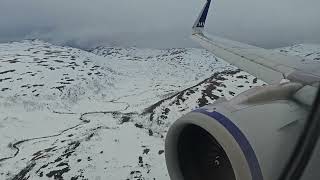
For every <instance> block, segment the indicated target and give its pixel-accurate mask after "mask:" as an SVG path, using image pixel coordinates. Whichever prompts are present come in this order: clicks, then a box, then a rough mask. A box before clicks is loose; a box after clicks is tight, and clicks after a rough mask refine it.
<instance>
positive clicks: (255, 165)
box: [193, 109, 263, 180]
mask: <svg viewBox="0 0 320 180" xmlns="http://www.w3.org/2000/svg"><path fill="white" fill-rule="evenodd" d="M193 112H199V113H202V114H205V115H207V116H210V117H212V118H214V119H215V120H217V121H218V122H219V123H220V124H222V125H223V126H224V127H225V128H226V129H227V130H228V131H229V133H230V134H231V135H232V136H233V138H234V139H235V140H236V141H237V143H238V144H239V146H240V148H241V150H242V152H243V154H244V156H245V157H246V160H247V162H248V165H249V168H250V172H251V176H252V180H263V176H262V172H261V169H260V165H259V162H258V159H257V157H256V154H255V152H254V150H253V149H252V147H251V145H250V143H249V141H248V140H247V138H246V137H245V135H244V134H243V133H242V132H241V130H240V129H239V128H238V127H237V126H236V125H235V124H234V123H233V122H232V121H231V120H230V119H228V118H227V117H225V116H224V115H223V114H220V113H218V112H216V111H213V112H208V111H207V110H205V109H197V110H194V111H193Z"/></svg>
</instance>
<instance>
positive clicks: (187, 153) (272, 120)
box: [165, 84, 308, 180]
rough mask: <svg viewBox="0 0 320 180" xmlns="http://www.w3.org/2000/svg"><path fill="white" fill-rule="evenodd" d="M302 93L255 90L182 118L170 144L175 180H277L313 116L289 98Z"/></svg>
mask: <svg viewBox="0 0 320 180" xmlns="http://www.w3.org/2000/svg"><path fill="white" fill-rule="evenodd" d="M299 88H300V87H299V86H298V85H297V84H284V85H278V86H270V87H265V88H256V89H251V90H249V91H247V92H245V93H242V94H240V95H239V96H237V97H236V98H234V99H232V100H231V101H225V102H220V103H215V104H212V105H208V106H205V107H203V108H201V109H198V110H195V111H193V112H190V113H188V114H186V115H184V116H183V117H181V118H180V119H178V120H177V121H176V122H175V123H173V125H172V126H171V127H170V129H169V131H168V133H167V137H166V144H165V153H166V154H165V155H166V163H167V168H168V171H169V175H170V178H171V179H172V180H213V179H215V180H250V179H252V180H263V179H265V180H269V179H277V178H278V176H279V175H280V173H281V171H282V169H283V168H284V166H285V163H286V162H287V160H288V158H289V156H290V155H291V152H292V150H293V149H294V146H295V145H296V142H297V139H298V137H299V135H300V132H301V130H302V129H303V127H304V122H305V119H306V117H307V113H308V111H307V109H305V108H304V107H302V106H301V105H299V104H297V103H295V102H294V101H293V100H291V98H290V97H291V95H292V93H293V92H295V91H296V90H298V89H299ZM266 92H269V93H266ZM270 92H271V93H270ZM266 94H268V96H270V95H271V96H272V95H274V96H273V97H271V98H270V97H269V98H268V97H265V95H266ZM290 94H291V95H290Z"/></svg>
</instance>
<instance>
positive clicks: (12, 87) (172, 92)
mask: <svg viewBox="0 0 320 180" xmlns="http://www.w3.org/2000/svg"><path fill="white" fill-rule="evenodd" d="M275 51H279V52H282V53H288V54H292V55H300V56H303V57H305V58H306V59H308V60H315V61H320V46H317V45H295V46H292V47H286V48H281V49H276V50H275ZM263 84H264V83H263V82H262V81H260V80H258V79H256V78H255V77H253V76H251V75H249V74H248V73H246V72H243V71H240V70H238V69H237V68H235V67H233V66H230V65H229V64H228V63H226V62H224V61H223V60H221V59H218V58H216V57H215V56H214V55H212V54H211V53H209V52H207V51H205V50H203V49H185V48H183V49H166V50H155V49H137V48H114V47H98V48H96V49H94V50H92V51H91V52H87V51H83V50H80V49H75V48H71V47H61V46H55V45H52V44H49V43H45V42H42V41H38V40H35V41H22V42H13V43H6V44H0V142H1V144H0V179H1V180H2V179H15V180H18V179H32V180H33V179H50V178H51V179H110V180H117V179H119V180H120V179H121V180H122V179H128V180H134V179H135V180H138V179H139V180H149V179H150V180H153V179H159V180H166V179H169V177H168V174H167V170H166V165H165V160H164V137H165V135H166V132H167V130H168V127H169V126H170V124H171V123H172V122H174V121H175V120H176V119H177V118H178V117H180V116H181V115H183V114H185V113H187V112H189V111H190V110H192V109H195V108H198V107H200V106H203V105H206V104H208V103H211V102H214V101H215V100H216V99H218V98H219V97H226V98H227V99H230V98H232V97H233V96H235V95H237V94H239V93H240V92H243V91H244V90H247V89H249V88H250V87H252V86H260V85H263Z"/></svg>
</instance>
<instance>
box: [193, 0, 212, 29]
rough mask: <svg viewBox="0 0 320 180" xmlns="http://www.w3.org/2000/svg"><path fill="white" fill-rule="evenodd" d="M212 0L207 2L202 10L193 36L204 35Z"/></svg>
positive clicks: (194, 26)
mask: <svg viewBox="0 0 320 180" xmlns="http://www.w3.org/2000/svg"><path fill="white" fill-rule="evenodd" d="M210 3H211V0H207V2H206V4H205V5H204V7H203V8H202V11H201V13H200V15H199V17H198V18H197V20H196V22H195V23H194V25H193V26H192V30H193V34H199V33H202V31H203V29H204V25H205V24H206V19H207V15H208V11H209V7H210Z"/></svg>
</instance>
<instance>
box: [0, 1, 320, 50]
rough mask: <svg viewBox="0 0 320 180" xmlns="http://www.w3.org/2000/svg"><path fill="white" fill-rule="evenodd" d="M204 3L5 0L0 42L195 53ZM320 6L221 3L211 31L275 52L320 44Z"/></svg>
mask: <svg viewBox="0 0 320 180" xmlns="http://www.w3.org/2000/svg"><path fill="white" fill-rule="evenodd" d="M203 3H204V0H202V1H199V0H193V1H184V0H161V1H159V0H90V1H88V0H67V1H65V0H55V1H50V0H24V1H20V0H1V2H0V27H1V28H0V42H8V41H17V40H21V39H34V38H36V39H43V40H45V41H50V42H52V43H56V44H64V45H71V46H76V47H83V48H91V47H95V46H97V45H102V44H103V45H113V46H114V45H116V46H138V47H157V48H167V47H194V46H196V45H195V44H194V43H193V42H192V41H191V40H189V34H190V31H191V26H192V24H193V21H194V20H195V18H196V17H197V15H198V13H199V11H200V9H201V8H202V6H203ZM319 7H320V1H318V0H268V1H267V0H242V1H234V0H216V1H215V2H214V5H213V6H212V8H211V9H210V12H209V17H208V24H207V25H208V27H207V31H209V32H210V33H212V34H215V35H219V36H223V37H227V38H231V39H234V40H238V41H242V42H246V43H250V44H254V45H258V46H263V47H266V48H275V47H280V46H286V45H289V44H295V43H320V36H319V32H320V21H319V20H318V19H319V17H320V11H319V10H318V8H319Z"/></svg>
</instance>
